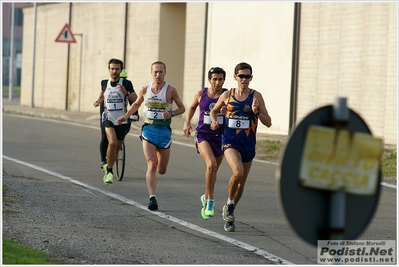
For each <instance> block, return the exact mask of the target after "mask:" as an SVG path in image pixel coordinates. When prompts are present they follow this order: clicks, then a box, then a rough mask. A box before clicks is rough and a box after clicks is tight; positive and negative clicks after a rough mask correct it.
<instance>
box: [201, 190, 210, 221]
mask: <svg viewBox="0 0 399 267" xmlns="http://www.w3.org/2000/svg"><path fill="white" fill-rule="evenodd" d="M200 201H201V205H202V209H201V217H202V219H204V220H208V219H209V216H208V215H206V214H205V210H206V201H205V195H202V196H201V198H200Z"/></svg>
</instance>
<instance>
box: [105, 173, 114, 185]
mask: <svg viewBox="0 0 399 267" xmlns="http://www.w3.org/2000/svg"><path fill="white" fill-rule="evenodd" d="M104 177H105V179H104V184H112V183H113V182H114V175H113V174H112V173H110V172H109V173H108V174H107V175H106V176H104Z"/></svg>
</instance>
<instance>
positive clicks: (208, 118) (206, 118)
mask: <svg viewBox="0 0 399 267" xmlns="http://www.w3.org/2000/svg"><path fill="white" fill-rule="evenodd" d="M217 120H218V123H219V124H223V115H222V114H220V115H219V114H218V117H217ZM204 124H212V121H211V116H209V115H208V114H206V115H204Z"/></svg>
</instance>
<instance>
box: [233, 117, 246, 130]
mask: <svg viewBox="0 0 399 267" xmlns="http://www.w3.org/2000/svg"><path fill="white" fill-rule="evenodd" d="M249 123H250V121H249V119H229V124H228V127H229V128H232V129H240V130H245V129H248V128H249Z"/></svg>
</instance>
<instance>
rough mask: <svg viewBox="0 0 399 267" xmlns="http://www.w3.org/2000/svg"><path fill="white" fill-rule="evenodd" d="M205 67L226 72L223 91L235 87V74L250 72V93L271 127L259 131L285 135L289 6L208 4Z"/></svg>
mask: <svg viewBox="0 0 399 267" xmlns="http://www.w3.org/2000/svg"><path fill="white" fill-rule="evenodd" d="M209 5H210V14H209V32H208V50H207V61H206V65H207V67H211V66H220V67H222V68H224V69H225V70H226V72H227V77H226V82H225V87H227V88H232V87H237V82H236V81H235V80H234V79H233V74H234V68H235V66H236V65H237V64H238V63H240V62H247V63H249V64H250V65H251V66H252V70H253V79H252V82H251V84H250V88H253V89H256V90H258V91H259V92H260V93H261V94H262V96H263V98H264V100H265V103H266V108H267V109H268V111H269V114H270V116H271V118H272V123H273V125H272V127H271V128H267V127H266V126H264V125H262V124H259V126H258V131H259V132H264V133H273V134H287V133H288V130H289V129H288V127H289V111H290V107H289V104H290V90H291V62H292V38H293V25H294V24H293V23H294V20H293V19H294V3H290V2H226V3H225V2H223V1H221V2H211V3H210V4H209Z"/></svg>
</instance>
